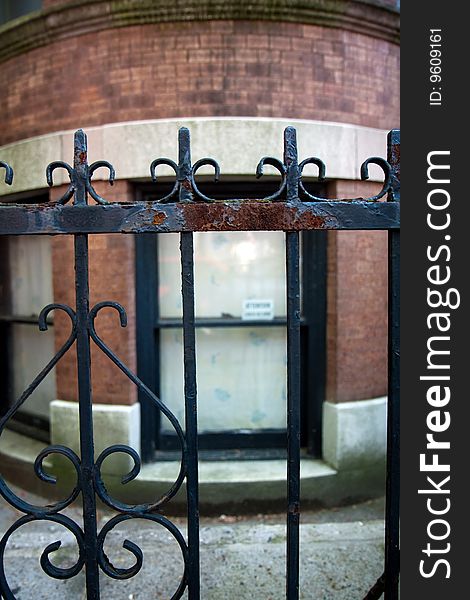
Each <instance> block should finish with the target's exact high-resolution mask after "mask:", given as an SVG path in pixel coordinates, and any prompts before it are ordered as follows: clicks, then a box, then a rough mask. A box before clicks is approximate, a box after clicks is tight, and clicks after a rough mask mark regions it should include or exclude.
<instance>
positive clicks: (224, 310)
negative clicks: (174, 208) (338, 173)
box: [136, 182, 326, 459]
mask: <svg viewBox="0 0 470 600" xmlns="http://www.w3.org/2000/svg"><path fill="white" fill-rule="evenodd" d="M218 185H219V186H220V184H218ZM221 187H222V192H221V191H220V188H219V190H216V189H215V187H214V189H211V192H210V193H211V195H212V196H213V197H217V196H216V195H215V194H216V193H218V194H219V198H220V197H221V196H222V197H224V196H226V197H237V196H238V197H243V195H245V194H246V195H247V193H246V191H245V190H248V187H246V182H236V183H231V184H225V185H222V186H221ZM250 187H251V190H252V186H250ZM150 190H151V188H149V187H147V186H143V187H141V189H140V191H141V194H142V196H143V197H144V198H145V199H154V198H155V195H152V192H151V191H150ZM251 190H250V191H251ZM268 193H271V192H270V191H266V190H261V194H263V195H267V194H268ZM324 233H325V232H304V234H303V237H302V245H303V290H304V293H303V296H304V300H303V316H302V343H303V346H304V348H303V356H304V357H305V360H306V363H305V367H307V366H308V368H304V369H303V371H304V374H305V376H304V381H303V397H304V406H303V410H304V423H305V428H304V429H305V431H304V435H303V443H304V445H305V446H306V447H308V448H309V449H310V450H311V451H312V452H313V453H315V454H319V452H320V444H321V437H320V422H321V418H320V416H321V403H322V400H323V394H324V389H323V387H324V369H325V366H324V365H325V359H324V354H325V349H324V345H325V341H324V329H325V264H326V261H325V248H326V237H325V235H324ZM194 248H195V289H196V292H195V294H196V297H195V311H196V344H197V348H196V350H197V369H198V422H199V446H200V448H201V450H202V452H203V454H202V456H204V452H205V453H206V456H209V455H210V452H211V451H213V450H218V451H224V452H225V453H226V454H227V453H228V454H229V455H230V453H231V454H232V455H233V456H240V453H241V454H244V455H245V456H251V455H253V454H252V451H253V450H254V449H256V453H257V455H258V456H259V455H260V452H261V453H262V452H264V453H265V454H266V453H267V455H268V456H275V455H280V454H282V452H283V448H285V439H286V437H285V436H286V434H285V428H286V329H285V324H286V307H285V293H286V292H285V250H284V248H285V246H284V233H283V232H261V231H260V232H207V233H195V234H194ZM136 259H137V263H136V266H137V351H138V369H139V375H140V377H141V378H142V379H143V380H144V382H145V383H146V384H147V385H149V386H150V387H151V388H152V389H154V390H155V391H156V393H157V395H158V396H159V397H160V398H161V399H162V401H163V402H164V403H165V404H166V405H167V406H168V407H169V408H170V409H171V410H172V412H173V413H174V414H175V415H176V417H177V418H178V420H179V421H180V423H181V424H184V385H183V382H184V377H183V350H182V348H183V346H182V343H183V342H182V325H181V315H182V309H181V267H180V254H179V235H178V234H158V235H148V236H138V238H136ZM312 296H314V297H312ZM250 299H251V300H258V301H260V300H262V301H265V302H266V303H267V304H266V306H267V307H268V312H270V311H271V312H272V318H268V319H262V318H257V319H256V320H251V319H249V318H247V317H249V316H250V315H249V314H248V313H247V311H246V310H245V311H244V310H243V306H244V302H245V301H247V300H250ZM251 316H256V314H255V315H251ZM269 316H271V315H269ZM314 330H315V333H313V332H314ZM312 354H316V355H317V356H320V355H321V359H319V360H316V361H313V360H311V358H312ZM141 401H142V412H143V423H142V425H143V431H142V446H143V454H144V457H145V458H146V459H150V458H153V451H154V450H157V452H168V451H172V450H177V449H178V448H179V442H178V440H177V438H176V436H175V434H174V431H173V429H172V427H171V425H170V423H169V422H167V419H166V418H165V417H161V418H160V416H159V415H158V414H157V415H155V414H154V413H155V412H156V411H153V410H152V408H151V407H150V406H148V402H146V400H145V399H144V398H141ZM152 413H153V414H152ZM275 449H277V450H275ZM250 452H251V454H250Z"/></svg>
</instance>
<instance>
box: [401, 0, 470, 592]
mask: <svg viewBox="0 0 470 600" xmlns="http://www.w3.org/2000/svg"><path fill="white" fill-rule="evenodd" d="M464 6H465V3H459V2H450V1H448V2H442V1H441V2H437V1H434V0H426V2H416V1H415V2H413V0H408V1H407V2H404V3H403V5H402V84H401V106H402V135H401V141H402V145H403V148H402V152H401V157H402V167H401V177H402V194H401V211H402V212H401V215H402V217H401V219H402V220H401V224H402V254H401V261H402V262H401V276H402V296H401V302H402V321H401V382H402V386H401V423H402V427H401V431H402V439H401V490H402V491H401V598H402V600H408V599H414V598H426V600H434V599H438V598H439V599H440V600H441V599H442V598H448V599H450V598H464V597H468V595H469V592H468V583H467V582H468V575H469V573H470V564H469V558H468V556H469V552H468V550H467V544H466V542H467V539H468V536H469V533H470V531H469V530H470V528H469V522H470V519H469V517H470V515H469V514H468V511H469V508H470V503H469V502H468V498H469V492H468V483H469V482H470V469H469V461H468V459H469V456H470V420H469V418H468V413H469V410H468V407H469V405H470V389H469V384H468V378H469V376H470V362H469V359H470V351H469V350H468V349H467V346H468V343H467V338H468V335H469V333H470V326H469V318H470V313H469V292H468V289H469V285H468V279H469V277H470V192H469V191H468V189H467V188H468V187H469V179H470V163H469V160H468V149H467V147H466V146H467V144H468V141H467V140H468V135H469V132H468V129H469V128H468V123H469V119H468V112H469V108H470V101H469V97H468V84H467V81H468V78H469V68H468V57H469V54H470V52H469V42H470V31H469V29H468V24H467V19H466V17H465V16H464V15H463V12H462V11H463V8H464ZM459 9H460V11H459Z"/></svg>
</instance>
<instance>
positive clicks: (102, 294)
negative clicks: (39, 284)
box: [51, 181, 136, 404]
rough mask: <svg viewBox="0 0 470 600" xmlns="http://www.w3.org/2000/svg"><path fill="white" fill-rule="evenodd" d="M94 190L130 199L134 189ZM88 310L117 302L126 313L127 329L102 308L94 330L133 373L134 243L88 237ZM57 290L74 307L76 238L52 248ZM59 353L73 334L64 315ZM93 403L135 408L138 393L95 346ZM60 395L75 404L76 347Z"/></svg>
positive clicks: (63, 364) (61, 239)
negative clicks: (73, 401) (74, 242)
mask: <svg viewBox="0 0 470 600" xmlns="http://www.w3.org/2000/svg"><path fill="white" fill-rule="evenodd" d="M94 186H95V189H96V191H97V192H98V193H99V194H102V195H103V196H104V197H105V198H106V199H108V200H110V201H113V200H116V199H118V198H119V199H120V200H126V199H129V200H130V196H129V192H130V186H129V184H128V183H127V182H125V181H118V182H116V183H115V185H114V187H112V188H111V187H109V186H108V185H107V184H105V183H102V182H101V183H100V182H97V183H96V184H94ZM65 189H66V188H65V187H58V188H53V190H52V192H51V196H52V199H56V198H58V197H60V195H61V194H62V193H63V192H64V190H65ZM89 254H90V308H91V307H93V306H94V305H95V304H96V303H97V302H102V301H104V300H113V301H115V302H119V303H120V304H121V305H122V306H123V307H124V308H125V309H126V312H127V316H128V321H129V322H128V325H127V327H126V328H125V329H123V328H121V327H120V324H119V316H118V314H117V312H116V311H115V310H113V309H108V308H107V309H103V310H102V311H100V313H99V315H98V317H97V318H96V330H97V332H98V334H99V335H100V337H101V338H102V339H103V340H104V341H105V342H106V344H107V345H108V346H109V347H110V348H111V349H112V350H113V351H114V352H115V353H116V354H117V355H118V357H119V358H120V359H121V360H122V361H123V362H124V363H125V364H126V365H127V366H128V367H129V368H130V369H131V370H133V371H134V372H135V371H136V349H135V281H134V238H133V236H130V235H129V236H127V235H120V234H114V235H90V236H89ZM52 263H53V286H54V298H55V301H56V302H61V303H65V304H68V305H69V306H71V307H75V287H74V286H75V282H74V263H73V238H72V237H71V236H57V237H55V238H53V245H52ZM54 332H55V339H56V349H58V348H59V347H60V345H61V344H62V343H63V342H64V340H65V339H66V338H67V336H68V334H69V332H70V319H69V318H68V317H66V316H65V314H64V313H62V311H56V314H55V316H54ZM92 367H93V368H92V383H93V400H94V401H95V402H99V403H108V404H132V403H133V402H135V400H136V389H135V386H134V384H132V383H131V382H130V381H129V379H127V377H125V375H124V374H123V373H122V372H121V371H120V370H119V369H118V368H117V367H116V366H115V365H114V364H113V363H112V362H111V361H110V360H109V358H108V357H107V356H105V355H104V354H103V353H102V352H101V350H99V348H97V347H96V346H95V344H94V343H93V342H92ZM56 370H57V395H58V398H60V399H61V400H76V399H77V397H78V394H77V376H76V352H75V346H74V347H73V348H72V349H71V350H70V351H69V352H68V353H67V354H66V355H65V356H64V357H63V358H62V360H61V361H60V362H59V363H58V365H57V367H56Z"/></svg>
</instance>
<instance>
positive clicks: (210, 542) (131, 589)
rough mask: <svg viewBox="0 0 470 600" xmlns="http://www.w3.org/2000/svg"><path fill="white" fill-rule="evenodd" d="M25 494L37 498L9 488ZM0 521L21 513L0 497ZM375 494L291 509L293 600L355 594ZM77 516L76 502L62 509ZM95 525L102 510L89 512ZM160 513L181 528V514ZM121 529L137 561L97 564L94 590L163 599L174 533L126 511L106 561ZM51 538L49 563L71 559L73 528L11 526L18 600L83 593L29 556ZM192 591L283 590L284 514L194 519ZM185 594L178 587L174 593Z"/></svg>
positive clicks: (129, 599)
mask: <svg viewBox="0 0 470 600" xmlns="http://www.w3.org/2000/svg"><path fill="white" fill-rule="evenodd" d="M16 493H17V494H18V495H21V496H22V497H24V498H25V499H27V500H28V501H33V502H36V503H42V504H44V501H41V499H39V498H37V497H33V496H32V495H31V494H27V493H25V492H23V491H21V490H19V489H16ZM0 501H1V502H0V530H1V532H2V534H3V532H5V531H6V529H7V528H8V527H9V526H10V525H11V524H13V523H14V522H15V521H16V519H18V518H19V517H20V516H21V514H20V513H18V512H17V511H16V510H14V509H12V508H10V507H8V506H7V505H6V503H5V502H4V501H3V500H2V499H1V498H0ZM383 510H384V501H383V499H379V500H373V501H369V502H365V503H362V504H357V505H352V506H347V507H341V508H333V509H324V510H318V511H308V512H305V513H302V517H301V528H300V530H301V536H300V537H301V542H300V543H301V560H300V598H301V600H330V599H331V600H362V599H363V598H364V596H365V594H366V593H367V591H368V590H369V589H370V588H371V587H372V586H373V585H374V583H375V582H376V580H377V578H378V577H379V576H380V575H381V574H382V571H383V553H384V541H383V540H384V521H383ZM64 513H65V514H67V515H68V516H69V517H71V518H72V519H73V520H75V521H77V522H78V523H80V522H81V510H80V507H79V506H75V507H70V508H68V509H66V510H65V511H64ZM98 516H99V521H100V527H102V526H103V524H104V523H106V521H108V520H109V518H110V517H111V516H112V515H111V513H106V512H103V511H100V512H99V515H98ZM169 518H170V520H171V521H172V522H174V523H175V524H176V526H177V527H178V528H179V529H180V530H181V531H182V533H183V535H184V536H186V527H185V519H183V518H181V517H174V518H172V517H171V516H169ZM125 538H128V539H130V540H131V541H132V542H134V543H135V544H137V545H138V546H139V547H140V548H141V549H142V552H143V555H144V562H143V566H142V569H141V571H140V572H139V573H138V574H137V575H136V576H135V577H133V578H132V579H128V580H124V581H122V580H119V581H118V580H113V579H110V578H109V577H107V576H106V575H104V574H103V573H101V574H100V578H101V599H102V600H154V599H159V600H163V599H169V598H171V596H172V594H173V593H174V592H175V590H176V589H177V586H178V583H179V579H180V578H181V574H182V566H183V561H182V558H181V553H180V550H179V547H178V545H177V543H176V542H175V540H174V538H173V537H172V536H171V534H170V533H168V532H167V531H166V530H165V529H164V528H163V527H161V526H159V525H158V524H156V523H152V522H148V521H143V520H137V519H134V520H132V521H127V522H126V523H124V524H122V525H119V526H118V527H116V528H115V529H114V530H112V531H111V532H110V533H109V535H108V536H107V540H106V544H105V551H106V553H107V554H108V556H109V558H110V560H111V561H112V563H113V564H114V565H115V566H116V567H129V566H130V565H131V564H132V563H133V561H134V559H133V557H132V556H130V555H129V553H128V552H127V551H126V550H123V549H122V543H123V541H124V539H125ZM59 539H60V540H61V542H62V543H61V547H60V548H59V550H57V551H56V552H54V553H52V554H51V562H53V564H55V565H56V566H62V567H71V566H72V565H73V564H74V562H75V561H76V558H77V556H78V554H77V546H76V543H75V541H74V537H73V535H72V534H71V533H69V532H68V531H67V530H66V529H65V528H63V527H62V526H61V525H59V524H57V523H52V522H46V521H36V522H32V523H27V524H25V525H23V526H21V527H20V528H19V529H18V530H16V532H15V533H14V534H13V535H12V536H11V538H10V540H9V542H8V544H7V547H6V552H5V561H4V562H5V573H6V577H7V580H8V582H9V585H10V587H11V589H12V590H13V592H14V594H15V596H16V598H18V599H19V600H33V599H34V600H43V599H44V600H46V599H47V600H68V599H70V600H75V599H77V600H85V599H86V593H85V578H84V573H83V572H80V573H79V574H78V575H76V576H75V577H74V578H72V579H69V580H57V579H51V578H49V577H48V576H47V575H45V574H44V572H43V571H42V569H41V567H40V564H39V558H40V556H41V554H42V552H43V550H44V549H45V548H46V546H48V545H49V544H51V543H53V542H55V541H57V540H59ZM200 539H201V545H200V549H201V599H202V600H283V599H284V598H285V516H284V515H281V514H272V515H267V514H258V515H251V516H247V515H245V516H235V515H224V514H220V515H217V516H215V517H211V518H209V517H204V518H202V519H201V531H200ZM183 598H187V592H185V594H184V595H183Z"/></svg>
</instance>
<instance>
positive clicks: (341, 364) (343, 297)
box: [326, 181, 388, 402]
mask: <svg viewBox="0 0 470 600" xmlns="http://www.w3.org/2000/svg"><path fill="white" fill-rule="evenodd" d="M377 191H378V190H377V185H376V184H372V183H368V182H350V181H337V182H335V183H333V184H331V185H330V190H329V192H330V197H339V198H354V197H361V196H362V197H367V196H370V195H373V194H375V193H377ZM328 236H329V237H328V290H327V294H328V301H327V302H328V306H327V363H328V368H327V393H326V399H327V400H329V401H330V402H345V401H349V400H356V399H367V398H374V397H377V396H382V395H384V394H386V393H387V289H388V275H387V232H383V231H331V232H329V233H328Z"/></svg>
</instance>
